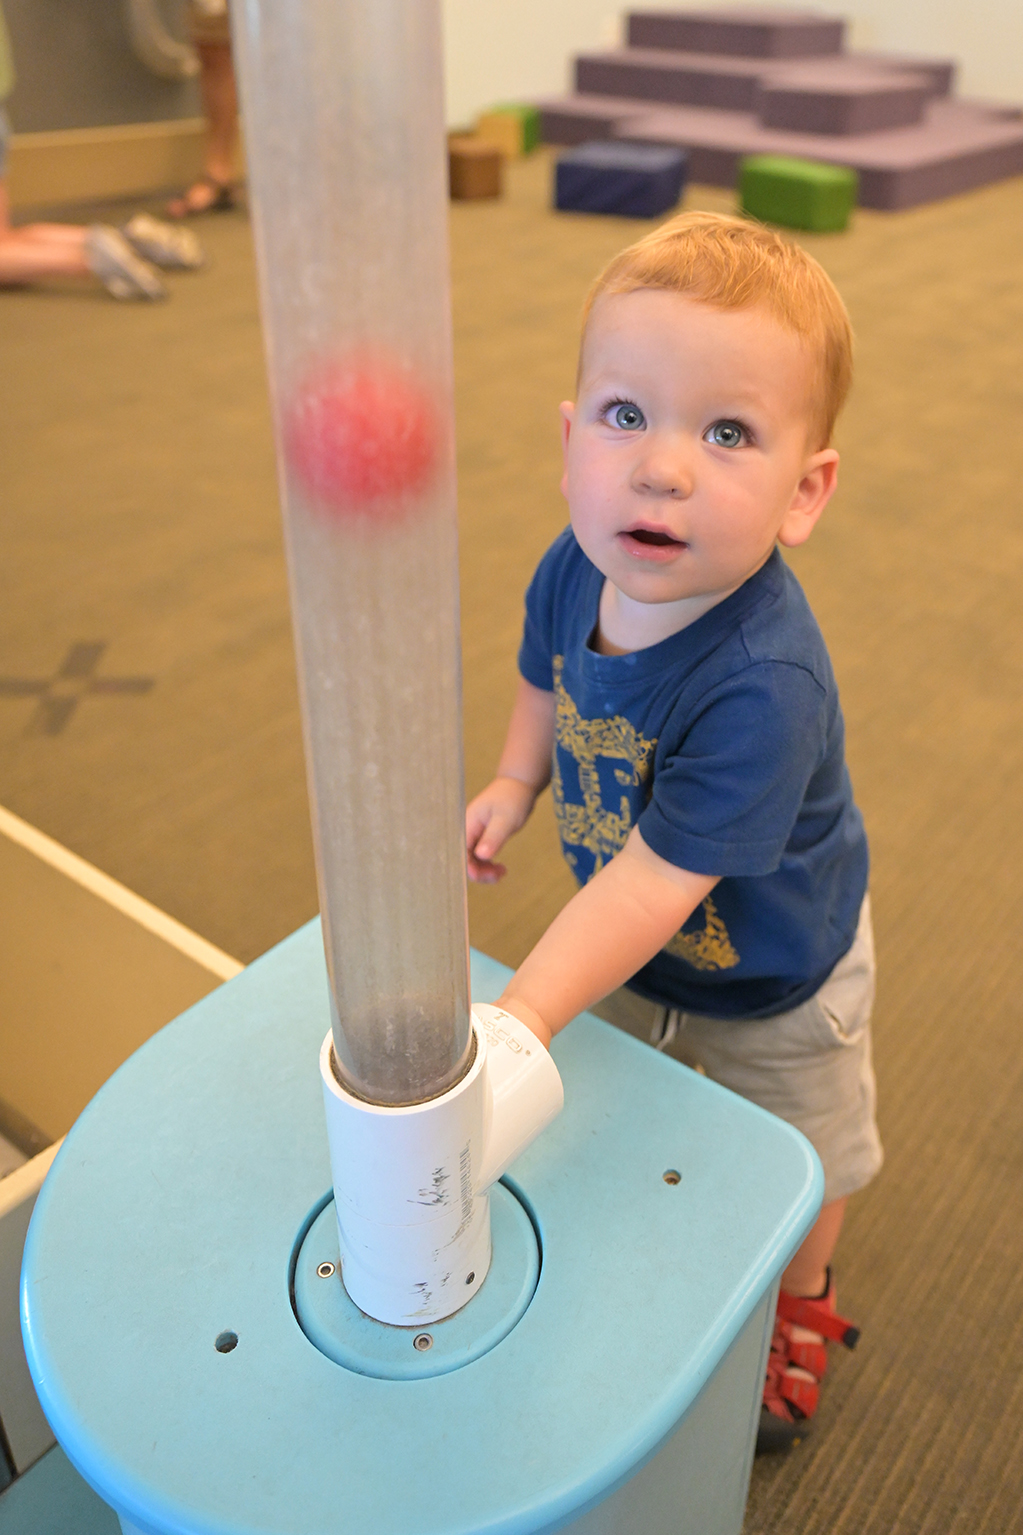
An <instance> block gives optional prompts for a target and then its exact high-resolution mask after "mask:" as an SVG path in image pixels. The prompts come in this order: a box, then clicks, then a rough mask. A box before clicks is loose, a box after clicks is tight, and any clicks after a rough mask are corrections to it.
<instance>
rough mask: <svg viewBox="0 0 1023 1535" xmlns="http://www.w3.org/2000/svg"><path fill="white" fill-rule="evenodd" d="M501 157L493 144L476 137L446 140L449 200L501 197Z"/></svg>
mask: <svg viewBox="0 0 1023 1535" xmlns="http://www.w3.org/2000/svg"><path fill="white" fill-rule="evenodd" d="M501 164H502V155H501V151H500V150H499V149H495V148H494V146H493V144H488V143H487V142H486V141H485V140H483V139H480V138H476V137H475V136H470V135H466V136H464V137H463V136H462V135H460V134H455V135H453V136H452V137H451V138H449V139H448V172H449V177H450V186H451V196H452V198H453V199H454V200H455V201H457V202H467V201H471V200H475V199H476V198H482V197H500V195H501Z"/></svg>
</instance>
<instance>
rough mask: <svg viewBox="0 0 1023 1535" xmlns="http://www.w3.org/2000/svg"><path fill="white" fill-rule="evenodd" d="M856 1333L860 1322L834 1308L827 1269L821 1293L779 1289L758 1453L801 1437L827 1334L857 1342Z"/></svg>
mask: <svg viewBox="0 0 1023 1535" xmlns="http://www.w3.org/2000/svg"><path fill="white" fill-rule="evenodd" d="M859 1336H860V1330H859V1328H858V1327H854V1326H853V1324H852V1323H851V1322H848V1321H846V1319H845V1317H841V1316H839V1315H838V1313H837V1312H836V1310H835V1282H834V1280H833V1279H832V1277H831V1270H830V1269H828V1283H827V1288H826V1289H825V1291H824V1294H823V1295H821V1296H818V1297H816V1298H811V1297H809V1296H803V1295H790V1294H789V1292H788V1291H787V1290H781V1291H780V1292H779V1294H778V1310H777V1313H776V1315H775V1319H774V1334H773V1336H772V1338H771V1352H770V1354H769V1356H768V1360H767V1379H766V1381H765V1382H764V1399H763V1405H762V1406H761V1409H760V1429H759V1431H758V1433H757V1454H758V1455H763V1454H765V1453H767V1452H769V1451H772V1450H785V1449H788V1448H789V1447H790V1446H791V1445H794V1444H798V1443H799V1441H800V1439H802V1437H803V1435H804V1433H805V1432H806V1429H805V1426H804V1425H805V1424H806V1421H807V1419H808V1418H812V1417H813V1415H814V1413H815V1412H816V1411H817V1403H818V1401H819V1399H820V1383H821V1380H822V1378H823V1376H824V1372H825V1370H826V1369H827V1363H828V1360H827V1344H826V1340H830V1341H831V1342H833V1343H842V1344H844V1345H845V1347H846V1348H855V1347H856V1344H857V1342H858V1341H859Z"/></svg>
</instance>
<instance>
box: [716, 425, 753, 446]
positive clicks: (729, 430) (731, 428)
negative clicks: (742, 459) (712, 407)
mask: <svg viewBox="0 0 1023 1535" xmlns="http://www.w3.org/2000/svg"><path fill="white" fill-rule="evenodd" d="M745 440H746V433H745V430H744V429H743V427H742V426H741V425H740V424H739V422H738V421H715V422H714V425H713V426H712V427H711V428H710V430H709V431H708V433H707V441H708V442H713V443H715V444H716V446H717V447H719V448H738V447H741V446H742V444H743V442H744V441H745Z"/></svg>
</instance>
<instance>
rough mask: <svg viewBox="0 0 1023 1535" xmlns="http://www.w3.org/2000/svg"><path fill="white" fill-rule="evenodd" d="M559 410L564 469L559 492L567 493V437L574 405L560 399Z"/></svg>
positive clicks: (570, 427) (569, 401) (570, 429)
mask: <svg viewBox="0 0 1023 1535" xmlns="http://www.w3.org/2000/svg"><path fill="white" fill-rule="evenodd" d="M558 409H559V410H560V412H561V457H562V461H563V463H564V466H565V467H564V469H563V470H562V474H561V494H562V495H563V496H567V495H568V439H569V436H570V434H571V431H572V420H573V418H574V416H575V405H574V403H573V402H572V401H571V400H562V402H561V404H560V405H559V406H558Z"/></svg>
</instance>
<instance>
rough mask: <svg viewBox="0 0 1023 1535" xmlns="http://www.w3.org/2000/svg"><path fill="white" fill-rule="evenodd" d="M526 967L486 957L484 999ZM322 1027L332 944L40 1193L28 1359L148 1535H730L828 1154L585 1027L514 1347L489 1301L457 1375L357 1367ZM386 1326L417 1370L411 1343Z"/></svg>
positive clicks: (522, 1170)
mask: <svg viewBox="0 0 1023 1535" xmlns="http://www.w3.org/2000/svg"><path fill="white" fill-rule="evenodd" d="M506 975H507V971H505V970H504V969H503V967H501V966H498V965H496V964H495V963H494V962H493V961H490V960H486V959H484V958H482V957H480V956H474V958H473V991H474V996H475V997H476V998H477V999H478V1000H481V1001H487V1000H490V999H492V998H495V997H496V996H497V995H498V994H499V993H500V991H501V989H502V986H503V983H504V979H505V976H506ZM327 1017H328V1008H327V993H326V978H325V974H324V966H323V957H322V950H321V946H320V940H319V930H318V925H316V924H310V926H309V927H307V928H304V929H302V930H301V931H300V932H299V933H297V934H295V935H294V936H293V937H292V938H291V939H289V940H287V942H286V943H284V944H282V945H280V946H279V947H278V948H277V949H275V950H273V951H272V952H271V953H270V954H268V955H266V956H265V957H264V958H263V959H262V960H260V961H258V962H257V963H256V964H254V965H252V966H250V967H249V969H248V970H246V971H245V972H244V973H243V974H242V975H241V976H239V977H238V978H237V979H236V980H234V981H232V982H230V983H228V984H227V985H225V986H223V987H221V988H220V989H219V990H218V991H217V992H214V993H213V994H212V995H211V996H209V997H207V998H205V999H204V1000H203V1001H202V1002H200V1003H199V1004H198V1005H197V1006H196V1007H194V1008H192V1009H190V1010H189V1012H187V1013H185V1014H183V1015H182V1017H181V1018H179V1019H177V1020H176V1021H175V1022H174V1023H173V1024H170V1025H169V1026H168V1027H167V1028H166V1029H164V1030H162V1031H161V1032H160V1033H159V1034H158V1035H156V1036H155V1037H154V1038H153V1039H152V1040H150V1041H149V1042H148V1043H147V1044H146V1045H144V1046H143V1048H142V1049H141V1050H140V1051H138V1052H137V1054H136V1055H134V1056H133V1057H132V1058H131V1059H130V1060H129V1061H127V1062H126V1063H125V1065H124V1066H123V1067H121V1069H120V1070H119V1071H118V1072H117V1073H115V1075H114V1076H113V1077H112V1078H111V1080H110V1081H109V1082H108V1083H107V1084H106V1085H105V1087H104V1088H103V1089H102V1091H101V1092H100V1093H99V1094H98V1095H97V1097H96V1098H95V1099H94V1100H93V1102H92V1104H90V1106H89V1107H88V1109H87V1110H86V1111H85V1113H84V1114H83V1115H82V1117H81V1119H80V1120H79V1121H78V1123H77V1125H76V1126H75V1127H74V1129H73V1130H72V1131H71V1133H70V1135H69V1136H68V1138H67V1140H66V1142H65V1144H64V1147H63V1148H62V1150H61V1153H60V1155H59V1157H58V1158H57V1161H56V1162H55V1164H54V1168H53V1171H52V1172H51V1175H50V1177H49V1179H48V1180H47V1182H46V1184H45V1186H44V1188H43V1191H42V1194H41V1195H40V1198H39V1201H38V1203H37V1206H36V1212H35V1216H34V1218H33V1222H32V1226H31V1229H30V1233H29V1239H28V1243H27V1246H26V1258H25V1268H24V1274H23V1313H24V1324H25V1325H24V1330H25V1339H26V1349H27V1353H28V1357H29V1362H30V1366H31V1368H32V1372H33V1377H34V1379H35V1381H36V1385H37V1390H38V1391H39V1394H40V1399H41V1401H42V1403H43V1407H44V1410H45V1411H46V1413H47V1416H48V1418H49V1420H50V1422H51V1424H52V1426H53V1429H54V1432H55V1434H56V1435H57V1438H58V1440H59V1441H60V1444H61V1446H62V1447H63V1450H64V1452H65V1453H66V1455H67V1456H68V1458H69V1460H70V1461H71V1462H72V1463H73V1464H74V1465H75V1466H76V1467H77V1469H78V1470H79V1471H80V1472H81V1474H82V1476H83V1477H84V1478H85V1479H86V1481H87V1482H89V1484H90V1485H91V1486H92V1487H93V1488H95V1490H96V1491H97V1492H98V1493H99V1495H100V1496H101V1497H102V1498H104V1499H105V1500H106V1501H107V1502H108V1503H109V1504H110V1506H111V1507H112V1508H113V1509H114V1510H115V1511H116V1512H117V1514H118V1516H119V1518H120V1520H121V1525H122V1529H123V1530H124V1531H125V1532H126V1535H136V1532H138V1535H200V1532H201V1535H243V1532H244V1535H248V1532H252V1535H256V1532H259V1535H366V1532H368V1531H372V1532H373V1535H479V1532H481V1531H484V1530H485V1531H486V1532H488V1535H527V1532H529V1535H538V1532H542V1531H554V1530H570V1531H572V1532H577V1535H598V1532H599V1535H612V1532H615V1535H619V1532H622V1531H625V1530H628V1531H629V1532H630V1535H669V1532H670V1535H738V1532H739V1531H740V1529H741V1525H742V1515H743V1507H744V1503H745V1498H746V1490H747V1485H748V1478H749V1468H750V1463H751V1459H752V1453H753V1444H754V1438H755V1432H756V1422H757V1417H758V1411H759V1398H760V1390H761V1385H762V1380H763V1370H764V1361H765V1356H766V1350H767V1347H768V1343H769V1334H770V1325H771V1320H772V1316H773V1305H774V1296H775V1291H776V1287H777V1280H778V1276H779V1275H780V1273H781V1271H782V1269H783V1268H784V1266H785V1263H786V1262H787V1260H788V1258H789V1256H790V1255H791V1253H792V1252H793V1251H794V1249H795V1248H796V1246H797V1245H798V1244H799V1242H800V1241H801V1240H802V1238H803V1236H804V1234H805V1232H806V1231H807V1230H808V1229H809V1227H810V1225H811V1224H812V1222H813V1219H814V1217H815V1215H816V1213H817V1209H818V1208H819V1205H820V1199H821V1193H822V1179H821V1173H820V1167H819V1164H818V1162H817V1159H816V1157H815V1156H814V1154H813V1152H812V1150H811V1149H810V1147H809V1146H808V1145H807V1143H806V1142H805V1141H804V1140H803V1138H802V1137H801V1136H799V1135H798V1133H797V1132H796V1131H794V1130H792V1129H790V1128H789V1127H788V1126H787V1125H784V1124H782V1123H781V1122H780V1121H778V1120H776V1119H773V1118H772V1117H771V1116H770V1115H767V1114H764V1113H763V1112H762V1111H761V1110H759V1109H757V1108H755V1107H753V1106H752V1105H750V1104H747V1103H745V1102H743V1101H742V1100H740V1099H738V1098H736V1097H734V1096H733V1095H732V1094H730V1093H727V1092H725V1091H724V1090H723V1089H720V1088H718V1087H716V1086H715V1085H714V1084H712V1083H709V1082H707V1081H706V1080H705V1079H703V1078H701V1077H699V1076H697V1075H696V1074H695V1073H692V1072H689V1071H687V1070H686V1069H685V1068H684V1067H681V1066H679V1065H677V1064H676V1063H675V1062H673V1061H671V1060H669V1059H666V1058H665V1057H663V1056H661V1055H658V1054H657V1053H656V1052H654V1051H652V1050H650V1049H648V1048H647V1047H645V1046H643V1045H640V1044H638V1043H637V1042H636V1041H634V1040H632V1039H630V1038H629V1037H628V1036H626V1035H624V1034H621V1033H619V1032H618V1031H617V1030H615V1029H613V1028H611V1027H610V1026H609V1025H607V1024H604V1023H602V1022H601V1021H600V1020H598V1019H595V1018H592V1017H590V1016H587V1015H583V1016H582V1017H581V1018H579V1019H577V1020H576V1021H575V1022H574V1023H573V1024H571V1025H570V1027H569V1028H568V1029H566V1030H565V1031H564V1032H563V1034H561V1035H559V1037H558V1039H557V1040H556V1041H555V1047H554V1055H555V1058H556V1060H557V1062H558V1066H559V1068H560V1070H561V1073H562V1077H563V1079H564V1083H565V1099H566V1102H565V1110H564V1112H563V1114H562V1115H561V1116H560V1118H559V1119H558V1120H557V1121H556V1122H555V1123H554V1124H553V1125H552V1126H551V1127H550V1128H549V1129H548V1130H547V1131H545V1132H544V1134H543V1135H542V1136H541V1137H540V1138H539V1140H538V1141H537V1142H535V1143H534V1145H533V1146H531V1147H530V1148H529V1150H528V1151H527V1152H526V1153H525V1154H524V1155H523V1156H522V1157H520V1158H519V1160H518V1161H517V1162H516V1163H515V1164H514V1166H513V1167H512V1168H511V1169H510V1171H509V1175H508V1180H507V1182H508V1185H509V1187H508V1191H507V1197H509V1198H511V1199H512V1205H513V1206H514V1210H513V1209H512V1207H511V1206H509V1207H508V1213H509V1219H508V1220H505V1219H504V1218H502V1219H499V1220H495V1222H494V1238H495V1270H494V1272H495V1273H502V1272H503V1273H504V1274H505V1275H506V1276H507V1275H512V1280H509V1281H508V1283H509V1286H510V1288H509V1295H510V1296H511V1300H507V1299H504V1300H501V1304H500V1305H498V1304H497V1301H496V1300H495V1301H494V1303H493V1304H492V1305H491V1308H490V1309H491V1312H493V1313H494V1315H496V1314H497V1312H498V1311H501V1314H502V1316H504V1317H505V1321H502V1322H501V1323H500V1326H499V1327H498V1332H500V1336H496V1334H488V1335H487V1336H486V1337H484V1333H485V1332H486V1329H487V1327H490V1328H491V1329H493V1328H494V1327H495V1325H497V1324H495V1322H494V1318H493V1316H490V1317H489V1320H488V1313H487V1309H486V1306H485V1305H484V1304H483V1301H484V1297H485V1296H486V1291H487V1285H486V1284H485V1285H484V1286H483V1288H482V1289H481V1291H480V1292H479V1296H478V1297H477V1299H475V1300H474V1301H473V1302H471V1303H470V1305H469V1306H468V1307H466V1308H465V1310H464V1313H462V1320H461V1322H460V1323H459V1326H460V1328H461V1332H459V1333H458V1334H457V1337H456V1336H455V1334H452V1341H451V1342H450V1348H451V1349H452V1350H454V1351H455V1353H457V1351H458V1350H459V1349H462V1350H463V1354H464V1362H460V1360H459V1359H458V1358H455V1355H454V1353H452V1354H451V1356H450V1357H449V1358H448V1361H447V1365H446V1366H445V1368H444V1369H443V1370H441V1371H440V1372H439V1373H432V1374H430V1375H428V1376H420V1377H418V1378H416V1377H414V1376H413V1378H394V1370H393V1368H392V1367H391V1365H390V1364H388V1366H387V1368H386V1369H385V1370H384V1371H383V1372H381V1371H379V1370H375V1372H374V1371H371V1372H370V1373H364V1368H365V1365H364V1363H360V1358H361V1356H360V1355H359V1354H358V1349H359V1348H369V1350H370V1354H371V1355H373V1354H375V1352H376V1348H375V1344H374V1343H373V1340H372V1339H369V1340H368V1341H367V1338H366V1337H365V1336H364V1335H363V1334H362V1333H359V1331H358V1326H356V1325H355V1324H357V1323H359V1320H360V1319H359V1317H358V1315H356V1316H355V1317H354V1318H351V1317H349V1318H348V1319H347V1320H345V1319H342V1322H341V1323H340V1324H338V1325H340V1326H342V1328H343V1330H345V1335H346V1339H347V1340H348V1341H349V1342H351V1341H352V1340H354V1343H355V1344H356V1345H357V1348H356V1352H355V1354H354V1355H351V1356H348V1355H346V1356H345V1361H346V1362H343V1363H338V1362H337V1360H336V1358H334V1357H330V1351H329V1349H328V1350H326V1351H325V1350H324V1348H323V1347H321V1346H318V1343H317V1342H316V1341H314V1340H313V1339H312V1338H311V1337H310V1336H307V1331H309V1330H310V1329H311V1330H313V1331H315V1329H314V1328H311V1324H310V1323H309V1321H308V1318H306V1319H305V1325H306V1328H307V1331H303V1326H302V1325H300V1322H299V1318H298V1315H297V1314H296V1299H295V1298H296V1289H297V1287H296V1284H295V1266H294V1265H295V1260H294V1256H293V1255H294V1254H295V1253H296V1252H298V1253H301V1251H302V1248H301V1245H300V1239H301V1238H302V1236H303V1233H306V1232H309V1233H311V1232H312V1225H311V1222H312V1220H313V1217H314V1216H315V1215H316V1213H317V1212H318V1211H320V1210H322V1209H323V1207H324V1204H325V1201H326V1199H327V1197H328V1196H329V1183H330V1175H329V1168H328V1161H327V1149H326V1139H325V1134H324V1129H323V1118H322V1106H321V1103H320V1087H319V1079H318V1074H317V1068H316V1061H317V1052H318V1047H319V1043H320V1040H321V1038H322V1036H323V1033H324V1032H325V1027H326V1023H325V1020H326V1019H327ZM666 1173H667V1174H669V1177H668V1178H667V1179H666V1178H665V1174H666ZM676 1175H677V1176H676ZM520 1207H521V1208H520ZM516 1211H517V1212H518V1213H515V1212H516ZM522 1211H525V1212H526V1215H527V1216H528V1221H529V1223H530V1224H531V1226H532V1230H533V1232H534V1233H535V1238H536V1250H535V1255H538V1257H539V1274H538V1277H537V1276H536V1272H535V1269H534V1270H532V1271H531V1272H530V1273H527V1272H526V1269H523V1268H522V1263H523V1262H524V1261H525V1260H524V1259H523V1258H522V1254H523V1253H526V1252H527V1251H528V1250H529V1247H530V1244H529V1242H528V1241H525V1242H524V1241H523V1229H524V1228H523V1226H522V1218H521V1215H522ZM322 1230H323V1232H324V1236H323V1237H322V1238H321V1237H317V1238H316V1240H317V1241H320V1240H324V1241H325V1240H327V1233H329V1223H328V1224H327V1225H325V1226H323V1228H322ZM515 1243H518V1244H519V1246H518V1248H517V1249H516V1251H517V1252H518V1253H519V1256H518V1257H515V1258H514V1259H513V1258H512V1257H511V1256H508V1261H507V1262H505V1261H504V1260H503V1257H502V1254H503V1252H504V1248H503V1246H502V1244H513V1245H514V1244H515ZM507 1253H508V1254H509V1255H510V1254H511V1247H510V1246H509V1247H508V1248H507ZM320 1261H325V1260H322V1259H321V1260H320ZM526 1267H527V1269H528V1264H527V1266H526ZM520 1271H521V1272H520ZM523 1275H525V1277H523ZM515 1276H518V1277H515ZM489 1283H490V1281H489V1278H488V1281H487V1284H489ZM534 1285H535V1288H534V1287H533V1286H534ZM516 1286H518V1288H517V1289H516V1288H515V1287H516ZM513 1292H514V1293H513ZM527 1292H528V1293H527ZM516 1297H517V1298H516ZM317 1304H318V1302H317ZM509 1305H510V1306H512V1309H513V1310H514V1309H515V1308H517V1307H521V1311H520V1314H519V1315H518V1319H517V1320H512V1321H511V1322H508V1321H507V1316H508V1315H510V1312H509V1311H508V1306H509ZM477 1307H478V1308H479V1309H478V1311H477V1310H476V1308H477ZM502 1308H503V1309H502ZM328 1310H329V1308H328ZM474 1315H475V1316H478V1318H479V1321H478V1323H477V1322H476V1321H475V1320H474ZM361 1321H362V1323H363V1324H364V1326H365V1327H367V1328H369V1329H371V1330H372V1329H373V1328H374V1327H378V1326H380V1324H373V1323H369V1322H367V1321H366V1319H361ZM317 1325H319V1324H317ZM330 1325H331V1326H334V1325H335V1323H334V1322H331V1323H330ZM441 1325H442V1326H446V1325H447V1324H441ZM353 1328H354V1330H353ZM501 1328H504V1331H501ZM383 1331H384V1332H385V1333H387V1334H388V1335H390V1336H389V1337H388V1339H387V1340H386V1345H387V1346H386V1348H385V1349H384V1350H383V1352H384V1354H386V1355H387V1357H388V1358H390V1357H391V1356H392V1355H393V1356H394V1358H396V1359H398V1360H399V1363H400V1360H401V1359H402V1358H404V1357H406V1356H405V1354H404V1353H403V1350H405V1348H406V1345H407V1346H408V1349H409V1350H411V1349H412V1347H413V1344H412V1338H413V1336H414V1334H413V1330H411V1329H400V1328H387V1329H383ZM439 1331H440V1329H439V1328H438V1332H439ZM495 1338H496V1341H495ZM225 1339H228V1340H229V1341H228V1342H227V1343H226V1344H225V1341H224V1340H225ZM232 1339H233V1340H236V1341H233V1342H232V1341H230V1340H232ZM481 1340H482V1343H484V1344H485V1347H482V1348H481V1347H480V1344H481ZM322 1341H323V1340H322V1339H321V1340H320V1343H322ZM218 1342H219V1347H218ZM436 1346H437V1347H438V1349H440V1348H441V1342H440V1341H439V1340H438V1342H437V1345H436ZM388 1351H390V1352H389V1353H388ZM452 1361H453V1362H452ZM448 1366H450V1367H448ZM400 1375H401V1371H400V1370H399V1376H400Z"/></svg>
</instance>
